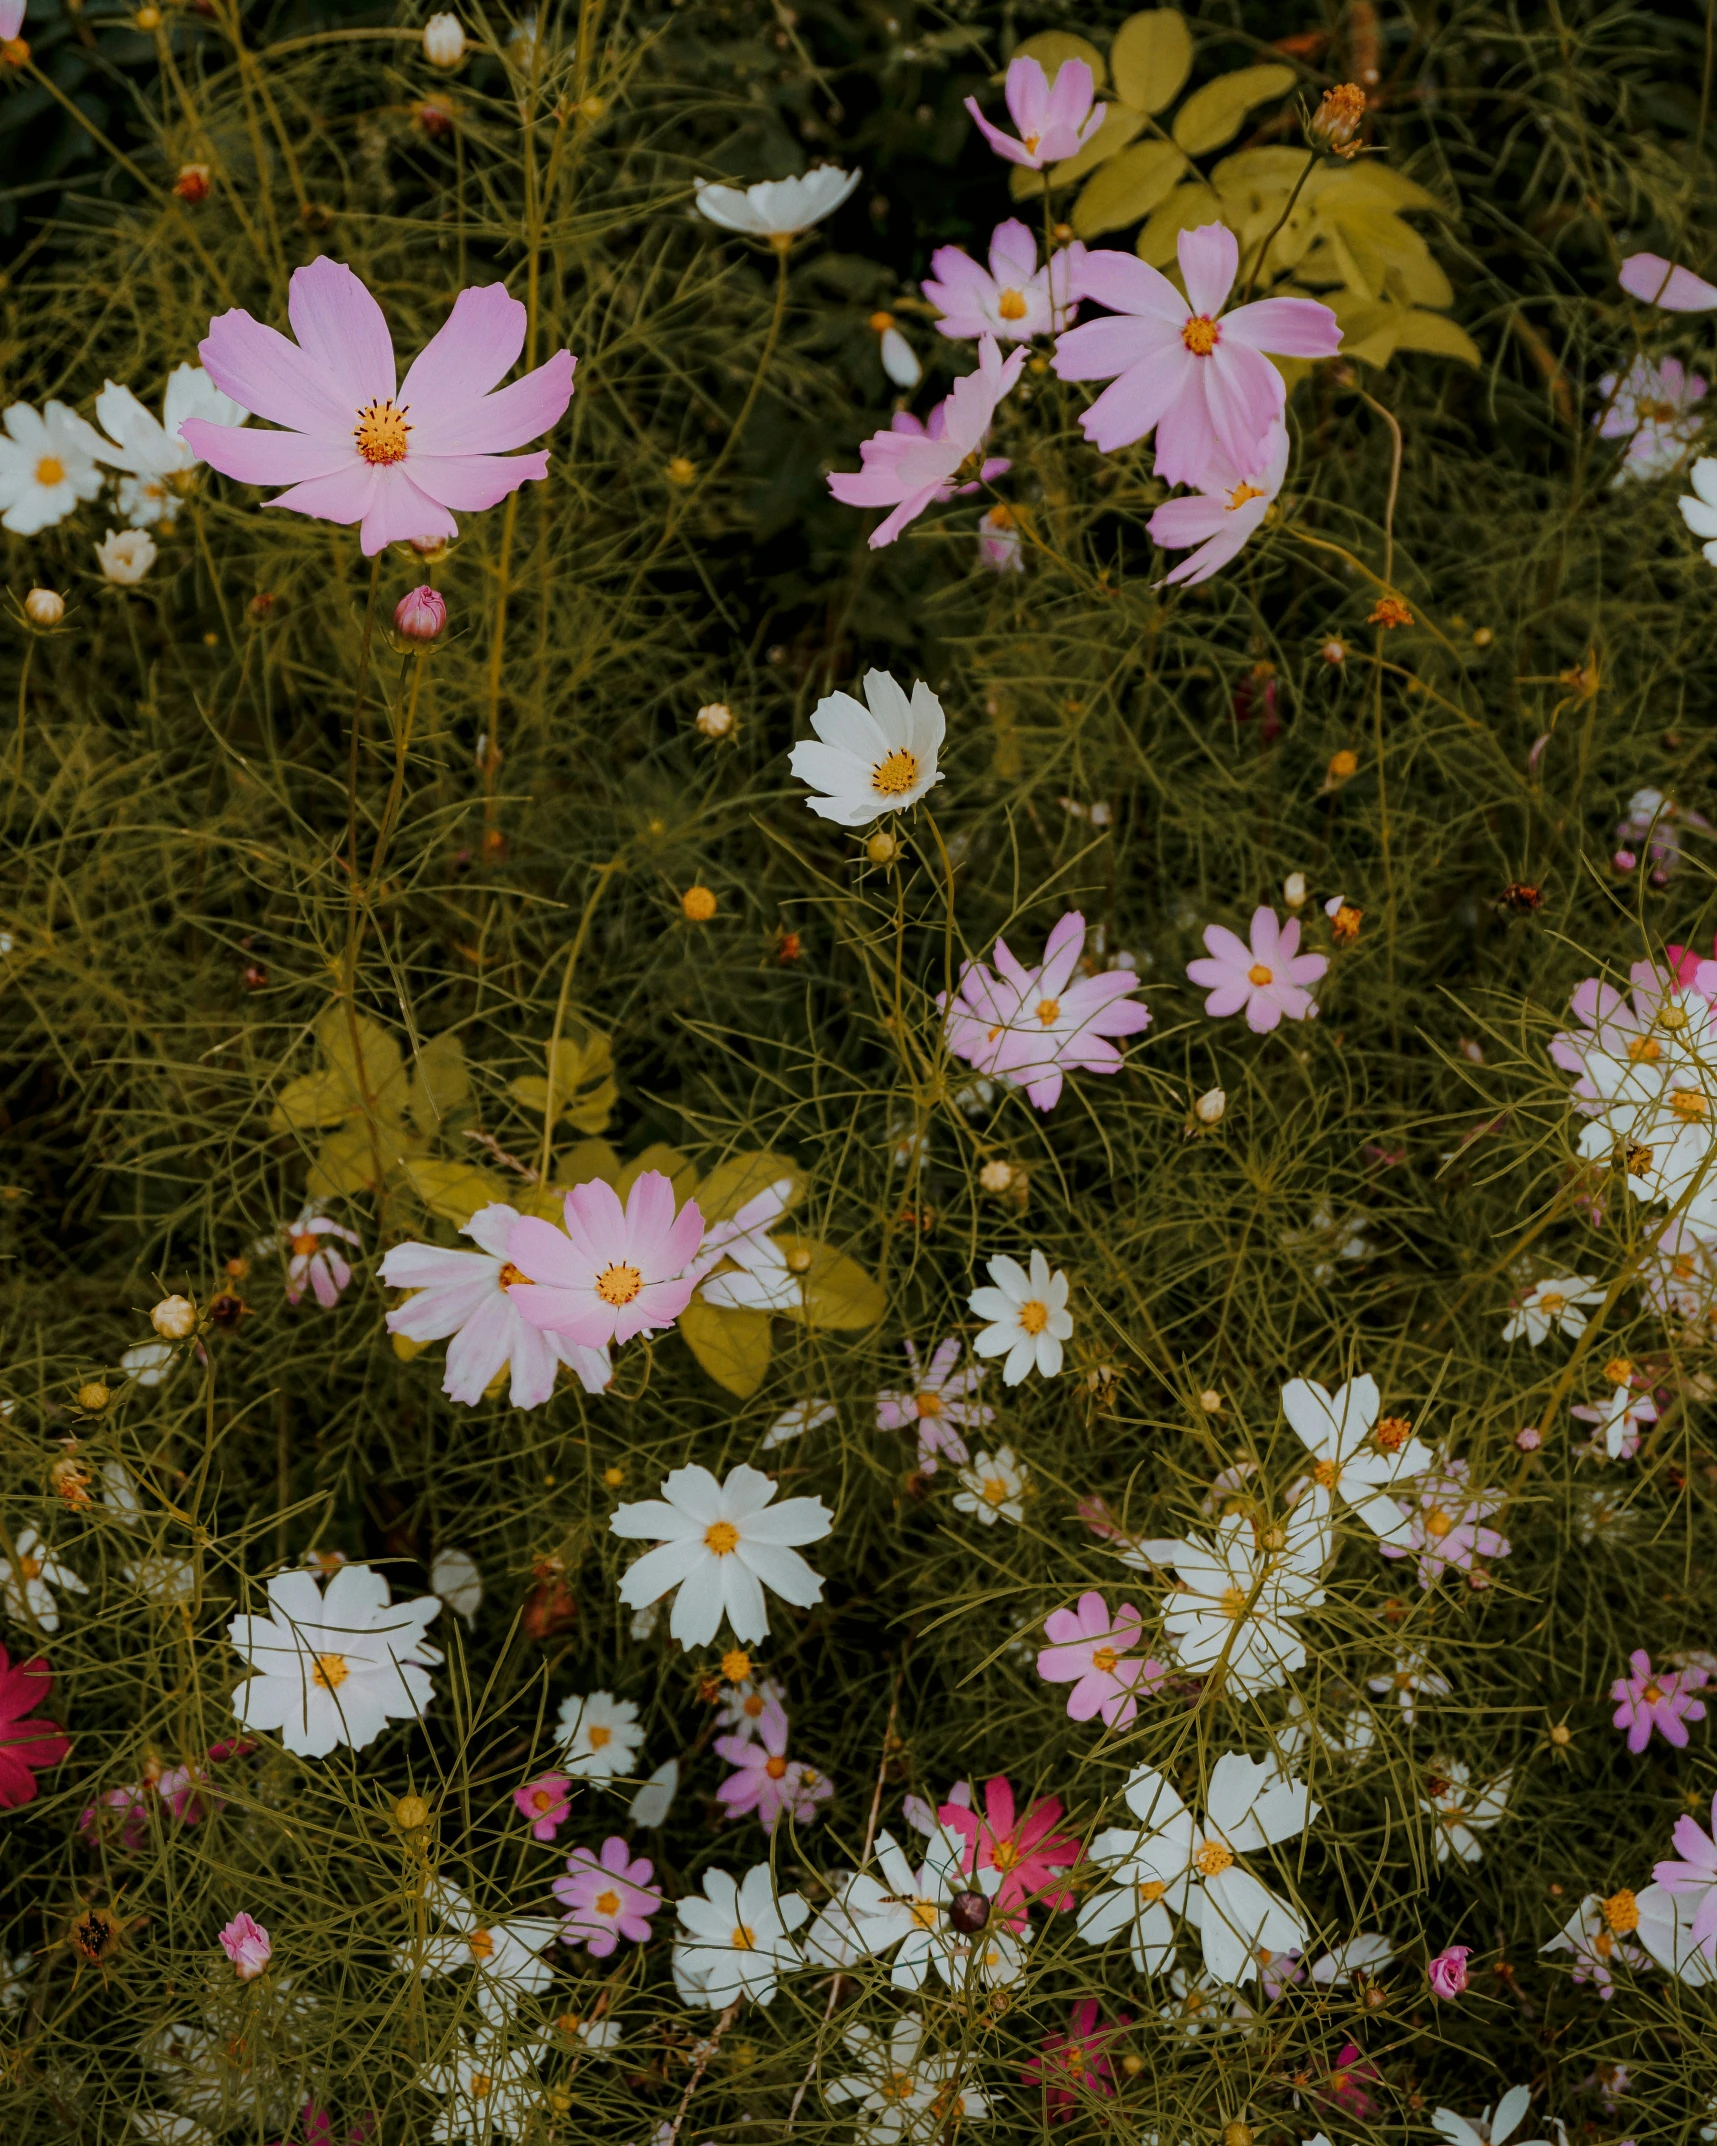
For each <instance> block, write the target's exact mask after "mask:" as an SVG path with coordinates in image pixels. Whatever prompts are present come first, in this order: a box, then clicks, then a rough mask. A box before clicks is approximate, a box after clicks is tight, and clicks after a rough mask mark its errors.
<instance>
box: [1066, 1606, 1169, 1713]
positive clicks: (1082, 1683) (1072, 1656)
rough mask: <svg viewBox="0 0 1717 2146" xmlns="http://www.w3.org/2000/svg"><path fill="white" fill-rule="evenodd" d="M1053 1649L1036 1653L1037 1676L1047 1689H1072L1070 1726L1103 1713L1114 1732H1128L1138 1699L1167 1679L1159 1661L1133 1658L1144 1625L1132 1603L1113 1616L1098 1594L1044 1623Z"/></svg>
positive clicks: (1136, 1708)
mask: <svg viewBox="0 0 1717 2146" xmlns="http://www.w3.org/2000/svg"><path fill="white" fill-rule="evenodd" d="M1043 1628H1044V1630H1045V1631H1046V1632H1047V1633H1048V1635H1049V1637H1050V1640H1051V1642H1052V1643H1051V1644H1050V1645H1049V1646H1047V1647H1043V1648H1041V1649H1040V1650H1039V1652H1038V1657H1037V1673H1038V1675H1039V1676H1040V1677H1042V1679H1043V1681H1044V1682H1045V1683H1046V1684H1071V1685H1072V1686H1073V1689H1072V1690H1071V1691H1070V1692H1069V1693H1068V1694H1067V1715H1068V1719H1069V1720H1070V1721H1089V1720H1090V1719H1091V1717H1092V1716H1093V1715H1094V1714H1101V1715H1102V1717H1103V1720H1104V1722H1105V1723H1106V1724H1107V1726H1108V1727H1110V1728H1111V1729H1118V1728H1124V1727H1125V1726H1126V1724H1127V1723H1128V1722H1129V1721H1131V1720H1132V1719H1133V1718H1134V1716H1135V1715H1136V1714H1137V1713H1138V1711H1139V1702H1138V1699H1137V1698H1136V1697H1135V1694H1136V1693H1137V1692H1138V1691H1140V1690H1141V1689H1142V1690H1145V1691H1150V1690H1153V1689H1154V1688H1155V1686H1157V1685H1158V1684H1160V1683H1161V1682H1162V1680H1163V1678H1164V1677H1165V1676H1166V1675H1167V1674H1168V1672H1167V1670H1166V1669H1165V1668H1164V1667H1163V1665H1162V1663H1161V1662H1159V1661H1154V1660H1148V1659H1146V1658H1145V1657H1143V1656H1141V1655H1137V1654H1134V1653H1132V1651H1131V1650H1132V1649H1133V1648H1134V1647H1136V1646H1137V1645H1138V1644H1139V1639H1140V1635H1141V1634H1142V1633H1143V1631H1144V1628H1145V1621H1144V1619H1143V1618H1142V1617H1141V1616H1140V1615H1139V1613H1138V1611H1137V1610H1136V1609H1135V1608H1134V1607H1133V1605H1132V1604H1131V1603H1130V1602H1123V1603H1122V1604H1121V1606H1120V1608H1119V1609H1118V1610H1117V1611H1116V1612H1115V1614H1114V1615H1113V1616H1112V1617H1111V1616H1110V1614H1109V1605H1108V1604H1107V1603H1106V1602H1105V1601H1104V1600H1103V1597H1102V1596H1101V1595H1099V1594H1095V1593H1091V1594H1083V1595H1081V1596H1080V1597H1079V1606H1078V1608H1077V1609H1058V1610H1051V1611H1050V1613H1049V1615H1048V1616H1047V1617H1046V1618H1045V1619H1044V1620H1043Z"/></svg>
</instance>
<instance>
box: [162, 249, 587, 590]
mask: <svg viewBox="0 0 1717 2146" xmlns="http://www.w3.org/2000/svg"><path fill="white" fill-rule="evenodd" d="M286 310H287V314H288V317H289V318H290V320H291V322H292V332H293V334H294V335H295V336H296V337H297V338H298V340H297V341H296V342H295V343H294V342H290V341H288V339H287V338H286V337H285V336H283V335H281V334H279V333H278V332H277V331H276V330H275V329H273V328H265V327H264V326H263V324H262V323H261V322H260V321H257V320H253V319H252V318H251V316H250V315H249V314H248V313H246V312H244V311H242V310H241V309H237V308H235V309H234V310H233V311H232V312H230V313H222V314H219V315H218V316H217V317H216V318H215V319H214V320H212V321H210V323H209V332H208V336H207V338H206V339H205V340H204V341H203V342H202V343H201V344H199V345H198V350H199V354H200V355H201V357H202V361H203V368H204V370H205V371H206V372H207V374H208V376H209V378H210V379H211V380H212V381H213V382H214V384H215V386H216V387H218V388H219V389H220V390H221V392H222V393H223V394H225V395H230V396H231V397H232V399H233V401H234V402H236V403H238V404H239V405H240V406H241V407H242V408H244V409H246V410H249V411H251V412H253V413H254V414H255V415H256V416H258V417H263V418H267V419H268V420H269V422H270V423H271V424H276V425H280V426H283V427H285V428H286V429H285V430H283V431H279V432H263V431H260V430H259V429H258V428H257V427H256V426H254V425H247V426H244V427H239V426H235V425H214V424H210V423H209V422H208V420H207V419H205V418H196V417H192V418H187V419H186V420H185V422H184V423H183V424H182V425H181V426H180V428H179V431H180V436H181V437H182V438H183V439H184V441H185V442H186V444H187V445H188V446H189V447H190V449H191V451H192V452H193V453H194V454H196V455H199V456H200V457H201V458H202V460H203V461H205V462H207V463H208V464H209V466H210V467H211V468H212V469H218V470H220V471H221V472H222V473H223V474H224V475H226V476H228V477H236V478H238V479H239V481H240V482H241V483H244V484H284V485H286V486H287V487H288V489H287V490H286V491H284V492H281V493H280V494H278V496H277V497H275V498H274V499H271V500H270V501H268V504H269V505H270V506H271V507H287V508H290V509H291V511H292V512H293V513H295V514H311V515H315V516H316V517H318V518H319V519H320V520H322V521H330V522H362V524H363V530H362V534H361V539H360V541H361V542H362V545H363V549H364V553H365V555H366V557H369V556H373V555H374V554H375V553H376V552H378V551H380V550H381V549H382V547H383V546H384V545H386V544H397V543H403V542H405V541H407V540H408V539H410V538H412V537H451V536H457V535H458V533H459V524H458V523H457V522H456V521H455V520H454V519H453V515H452V513H451V512H450V511H449V510H450V509H452V508H454V507H457V508H459V509H460V510H461V511H462V512H474V511H476V510H478V509H480V508H483V507H492V506H494V505H495V504H496V502H497V501H498V500H502V499H505V498H506V496H507V494H508V493H509V492H512V491H516V490H517V489H518V487H519V486H520V485H521V484H523V483H525V482H526V481H527V479H530V478H536V477H544V476H546V475H547V474H548V455H547V454H546V452H543V451H540V450H539V451H538V452H537V453H536V454H529V455H512V454H510V453H509V452H508V450H509V449H511V448H515V447H522V446H524V444H525V443H526V441H527V440H534V439H535V438H536V437H537V436H538V434H539V433H543V432H546V431H547V430H548V429H549V427H550V426H551V425H555V424H558V423H559V422H560V419H561V417H562V416H563V415H564V414H565V411H566V406H567V404H568V402H569V401H571V399H572V369H573V364H574V360H573V357H572V354H571V352H570V351H566V350H557V351H556V352H555V354H554V356H553V357H552V358H550V359H549V361H548V363H547V364H546V365H539V366H538V367H537V369H536V371H535V372H531V373H527V374H526V375H525V376H524V378H523V379H522V380H515V381H514V382H513V384H512V386H511V387H507V388H502V389H501V390H500V392H499V393H498V394H492V393H491V392H490V390H491V389H493V388H495V387H496V385H497V383H498V382H499V381H500V379H501V376H502V375H503V374H504V373H507V372H510V371H511V369H512V367H513V366H514V364H516V363H517V361H518V356H519V353H520V351H521V350H523V349H524V347H525V322H526V313H525V308H524V307H523V306H522V305H521V304H520V303H519V301H518V299H516V298H512V297H509V296H508V294H507V291H506V289H505V288H504V286H503V285H501V284H499V283H488V284H484V285H482V286H480V287H478V288H475V289H471V290H464V291H461V292H460V294H459V296H458V297H457V298H456V299H455V300H454V303H453V311H452V312H451V314H449V316H448V318H447V321H446V323H445V325H444V326H443V327H442V328H441V329H440V331H439V332H438V333H437V334H436V335H435V336H434V337H433V338H432V339H431V340H430V341H429V342H428V343H427V344H426V345H425V346H424V348H423V350H422V351H421V352H420V353H419V354H418V357H417V359H416V361H415V362H414V363H413V365H412V367H411V370H410V371H409V372H408V373H407V374H406V376H405V380H404V382H403V383H399V382H398V380H397V374H396V371H395V365H394V350H393V338H392V336H391V335H389V333H388V325H387V321H386V319H385V318H384V316H383V314H382V309H381V307H380V306H379V305H377V303H376V301H375V299H374V298H372V297H371V295H370V293H369V292H368V291H367V290H366V289H365V287H364V285H363V283H362V282H361V281H360V280H359V278H358V277H357V276H355V275H354V274H353V273H352V271H351V270H350V269H349V268H348V267H346V266H345V264H344V263H343V262H341V261H331V260H329V259H327V258H326V256H324V257H323V258H322V259H320V260H316V261H312V262H311V263H310V264H309V266H308V267H306V268H300V269H297V270H295V271H294V273H293V277H292V284H291V290H290V293H289V296H288V298H287V305H286Z"/></svg>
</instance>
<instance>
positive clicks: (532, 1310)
mask: <svg viewBox="0 0 1717 2146" xmlns="http://www.w3.org/2000/svg"><path fill="white" fill-rule="evenodd" d="M703 1231H704V1222H703V1216H702V1214H701V1213H700V1212H699V1209H698V1204H697V1202H696V1201H695V1200H688V1201H687V1202H686V1204H685V1205H684V1206H683V1207H682V1208H681V1209H680V1211H679V1213H678V1214H677V1215H676V1214H675V1212H674V1188H673V1186H672V1184H671V1183H670V1182H669V1181H668V1179H667V1178H665V1177H664V1176H663V1175H662V1173H661V1171H660V1170H646V1171H645V1172H644V1173H643V1175H642V1176H641V1177H640V1178H639V1179H638V1181H637V1183H636V1184H634V1185H633V1187H632V1190H631V1192H630V1194H629V1195H628V1197H627V1201H626V1205H625V1206H624V1207H622V1206H621V1205H620V1195H619V1194H618V1193H617V1192H616V1191H615V1190H614V1187H613V1186H612V1185H609V1184H604V1182H603V1181H602V1179H601V1178H592V1179H591V1180H590V1181H589V1182H588V1183H587V1184H583V1185H574V1187H573V1188H572V1190H571V1191H570V1192H569V1193H568V1194H567V1196H566V1228H565V1230H564V1231H561V1230H558V1229H556V1228H555V1226H554V1224H553V1223H552V1222H544V1221H542V1220H541V1219H540V1218H539V1217H538V1216H536V1215H522V1216H521V1217H520V1218H519V1220H518V1221H517V1222H515V1223H514V1224H513V1226H512V1229H511V1230H510V1232H509V1233H508V1236H507V1260H508V1263H509V1264H510V1265H511V1266H513V1267H515V1268H517V1269H518V1277H519V1278H518V1279H514V1280H510V1281H509V1283H508V1294H509V1295H510V1296H511V1298H512V1300H513V1302H514V1304H515V1305H517V1307H518V1309H519V1311H520V1313H521V1314H522V1315H523V1316H524V1317H525V1318H526V1319H527V1320H529V1322H530V1324H531V1325H532V1326H540V1327H542V1328H544V1329H545V1331H547V1332H549V1333H553V1334H564V1335H566V1336H567V1338H568V1339H569V1340H572V1341H575V1342H577V1343H578V1344H579V1345H580V1347H582V1348H586V1349H600V1348H604V1347H606V1346H607V1345H608V1343H610V1342H613V1343H616V1344H618V1343H620V1342H622V1341H630V1340H631V1339H632V1337H633V1335H634V1334H650V1333H656V1332H658V1331H659V1330H660V1329H661V1328H663V1327H666V1326H672V1325H673V1323H674V1321H675V1320H676V1319H677V1318H678V1317H679V1316H680V1314H681V1312H683V1311H684V1310H685V1308H686V1306H687V1305H688V1304H689V1303H690V1302H691V1300H692V1291H693V1290H694V1289H695V1288H696V1287H697V1285H698V1282H699V1281H700V1280H701V1278H702V1277H701V1275H700V1273H699V1272H698V1271H697V1270H696V1269H695V1268H692V1262H693V1261H694V1260H695V1259H696V1257H697V1250H698V1246H699V1245H700V1244H701V1243H702V1242H703ZM688 1269H691V1271H688Z"/></svg>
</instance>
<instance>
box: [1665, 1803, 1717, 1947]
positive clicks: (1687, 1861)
mask: <svg viewBox="0 0 1717 2146" xmlns="http://www.w3.org/2000/svg"><path fill="white" fill-rule="evenodd" d="M1671 1840H1672V1843H1673V1845H1674V1848H1675V1851H1676V1854H1677V1855H1678V1856H1679V1857H1680V1858H1681V1860H1680V1861H1679V1862H1664V1863H1654V1864H1653V1865H1652V1872H1651V1874H1652V1876H1653V1877H1654V1878H1655V1879H1656V1880H1657V1882H1658V1884H1659V1885H1661V1886H1662V1887H1663V1889H1664V1891H1665V1892H1668V1893H1679V1894H1693V1895H1696V1896H1697V1898H1698V1903H1699V1904H1698V1906H1697V1907H1696V1908H1695V1909H1694V1911H1693V1926H1692V1929H1691V1931H1690V1932H1689V1935H1690V1936H1691V1938H1692V1940H1693V1942H1694V1944H1695V1945H1697V1946H1698V1947H1699V1948H1700V1950H1701V1951H1702V1952H1703V1953H1704V1954H1705V1957H1706V1958H1707V1959H1708V1960H1717V1796H1714V1797H1713V1798H1712V1800H1711V1831H1710V1832H1709V1833H1707V1832H1706V1831H1705V1829H1704V1827H1703V1826H1701V1825H1699V1824H1698V1823H1697V1822H1696V1821H1695V1820H1694V1819H1691V1818H1688V1817H1681V1818H1678V1819H1677V1820H1676V1821H1675V1831H1674V1833H1673V1835H1672V1836H1671Z"/></svg>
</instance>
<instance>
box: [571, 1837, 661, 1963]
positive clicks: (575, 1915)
mask: <svg viewBox="0 0 1717 2146" xmlns="http://www.w3.org/2000/svg"><path fill="white" fill-rule="evenodd" d="M566 1873H567V1874H566V1876H565V1877H564V1878H556V1880H555V1881H554V1893H555V1898H556V1899H557V1900H558V1901H559V1902H560V1904H561V1906H562V1907H563V1908H565V1909H566V1915H565V1917H564V1919H563V1920H562V1922H561V1926H560V1941H561V1943H562V1944H563V1945H572V1946H575V1947H576V1946H578V1945H583V1947H584V1948H585V1950H586V1951H587V1952H588V1953H589V1954H590V1955H591V1957H592V1958H593V1959H598V1960H605V1959H607V1957H608V1955H609V1954H610V1953H611V1952H612V1951H613V1950H614V1948H615V1946H616V1945H617V1944H618V1943H619V1942H620V1940H621V1938H625V1939H627V1940H628V1942H629V1943H631V1944H634V1945H642V1944H643V1943H644V1942H645V1940H646V1939H647V1938H648V1937H649V1935H650V1917H651V1916H652V1915H654V1914H655V1912H656V1910H657V1909H658V1908H659V1907H660V1906H661V1905H662V1893H661V1888H660V1887H659V1886H656V1885H652V1884H651V1882H650V1880H651V1878H652V1877H653V1876H654V1875H655V1871H654V1866H653V1865H652V1864H651V1862H650V1860H649V1858H648V1857H647V1856H640V1857H639V1858H638V1860H637V1861H636V1862H633V1860H632V1851H631V1849H630V1847H629V1846H628V1845H627V1843H626V1842H625V1841H624V1840H622V1839H621V1837H620V1836H619V1834H617V1833H616V1834H612V1835H610V1837H609V1838H608V1839H607V1840H605V1841H604V1842H603V1843H602V1853H601V1854H600V1855H595V1854H593V1853H592V1852H591V1850H590V1849H588V1848H575V1849H574V1850H573V1851H572V1853H571V1855H569V1856H568V1857H567V1859H566Z"/></svg>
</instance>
